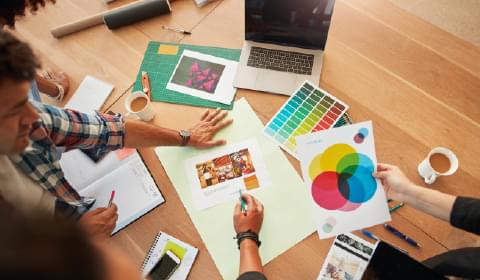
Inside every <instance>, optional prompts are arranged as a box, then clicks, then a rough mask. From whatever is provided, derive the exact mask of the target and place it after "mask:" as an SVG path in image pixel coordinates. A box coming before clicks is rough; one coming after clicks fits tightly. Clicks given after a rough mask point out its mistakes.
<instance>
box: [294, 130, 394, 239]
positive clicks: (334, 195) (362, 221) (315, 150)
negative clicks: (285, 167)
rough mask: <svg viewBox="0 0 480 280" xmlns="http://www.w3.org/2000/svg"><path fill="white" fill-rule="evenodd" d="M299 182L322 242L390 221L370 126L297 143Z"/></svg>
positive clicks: (319, 134) (308, 137)
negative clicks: (376, 174) (306, 193)
mask: <svg viewBox="0 0 480 280" xmlns="http://www.w3.org/2000/svg"><path fill="white" fill-rule="evenodd" d="M297 143H298V156H299V159H300V162H301V166H302V173H303V179H304V181H305V185H306V187H307V188H308V191H309V193H310V195H311V202H312V209H313V217H314V219H315V223H316V225H317V231H318V234H319V236H320V238H321V239H323V238H329V237H332V236H335V235H337V234H339V233H345V232H351V231H353V230H358V229H363V228H366V227H370V226H373V225H376V224H380V223H384V222H387V221H390V219H391V218H390V213H389V212H388V205H387V200H386V196H385V192H384V190H383V186H382V184H381V182H380V181H379V180H377V179H375V178H374V177H373V176H372V174H373V172H374V171H375V170H376V166H377V158H376V154H375V141H374V137H373V126H372V122H371V121H367V122H362V123H358V124H352V125H347V126H343V127H338V128H332V129H329V130H324V131H320V132H316V133H312V134H309V135H303V136H299V137H297Z"/></svg>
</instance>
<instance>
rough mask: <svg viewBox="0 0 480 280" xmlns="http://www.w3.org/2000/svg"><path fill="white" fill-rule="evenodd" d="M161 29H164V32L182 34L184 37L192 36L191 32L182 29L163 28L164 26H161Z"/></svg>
mask: <svg viewBox="0 0 480 280" xmlns="http://www.w3.org/2000/svg"><path fill="white" fill-rule="evenodd" d="M162 28H163V29H165V30H171V31H175V32H178V33H182V34H185V35H192V32H190V31H187V30H183V29H178V28H173V27H168V26H165V25H163V26H162Z"/></svg>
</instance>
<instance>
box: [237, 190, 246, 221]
mask: <svg viewBox="0 0 480 280" xmlns="http://www.w3.org/2000/svg"><path fill="white" fill-rule="evenodd" d="M238 193H239V194H240V209H241V210H242V213H243V216H247V209H245V200H244V199H243V197H242V190H241V189H239V190H238Z"/></svg>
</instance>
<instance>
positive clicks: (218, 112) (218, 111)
mask: <svg viewBox="0 0 480 280" xmlns="http://www.w3.org/2000/svg"><path fill="white" fill-rule="evenodd" d="M221 112H222V110H221V109H220V108H217V109H216V110H215V111H213V113H209V114H208V116H206V117H205V119H204V121H206V122H209V121H212V120H213V119H214V118H215V117H216V116H218V114H220V113H221Z"/></svg>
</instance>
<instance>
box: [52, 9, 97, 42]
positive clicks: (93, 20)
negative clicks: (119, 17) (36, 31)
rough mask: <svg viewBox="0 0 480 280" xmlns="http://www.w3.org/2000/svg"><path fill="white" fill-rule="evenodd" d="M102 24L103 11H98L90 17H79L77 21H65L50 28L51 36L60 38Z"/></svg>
mask: <svg viewBox="0 0 480 280" xmlns="http://www.w3.org/2000/svg"><path fill="white" fill-rule="evenodd" d="M99 24H103V13H99V14H96V15H93V16H90V17H86V18H83V19H79V20H77V21H74V22H71V23H67V24H64V25H61V26H58V27H55V28H53V29H51V30H50V32H51V33H52V35H53V37H55V38H61V37H63V36H66V35H69V34H72V33H75V32H78V31H81V30H84V29H87V28H90V27H93V26H96V25H99Z"/></svg>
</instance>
